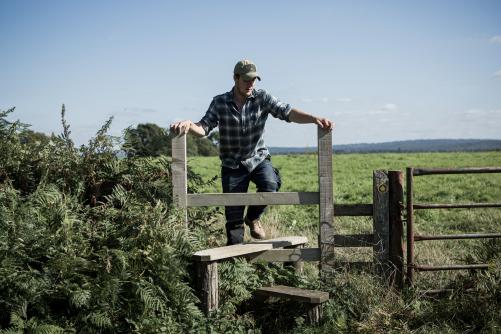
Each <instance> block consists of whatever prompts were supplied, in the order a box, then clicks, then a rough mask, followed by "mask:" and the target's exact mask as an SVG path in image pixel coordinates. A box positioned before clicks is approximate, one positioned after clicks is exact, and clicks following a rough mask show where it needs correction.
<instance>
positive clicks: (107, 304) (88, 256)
mask: <svg viewBox="0 0 501 334" xmlns="http://www.w3.org/2000/svg"><path fill="white" fill-rule="evenodd" d="M13 111H14V109H10V110H7V111H1V112H0V333H25V332H26V333H214V334H215V333H247V334H250V333H255V334H257V333H331V332H332V333H336V332H340V333H388V332H394V333H397V332H398V333H425V332H426V333H441V332H465V331H468V332H485V333H495V332H498V331H499V328H500V325H499V319H500V316H499V315H500V313H499V310H500V309H501V295H500V291H501V289H500V282H501V269H500V267H501V265H500V264H501V248H500V243H499V240H495V241H493V242H490V243H485V244H483V245H481V246H479V247H478V248H477V251H476V252H474V253H472V254H469V256H468V258H466V259H463V260H464V262H467V263H470V262H484V263H490V264H491V268H490V270H488V271H486V272H478V273H475V272H467V273H465V274H464V275H462V276H459V279H458V280H457V281H455V282H454V286H451V288H454V289H455V293H454V294H453V295H451V296H449V297H446V298H423V296H422V295H421V294H420V293H419V292H418V290H419V287H417V288H416V289H407V290H404V291H403V292H402V293H398V292H396V291H394V290H392V289H388V287H387V286H385V285H384V284H382V282H381V281H380V280H379V279H378V278H377V277H373V276H371V275H369V274H367V273H362V274H354V273H348V272H342V271H341V272H339V273H337V274H336V275H334V276H332V277H331V278H329V279H324V280H319V279H318V278H317V276H316V272H315V270H312V266H311V267H309V268H308V266H307V267H306V269H307V274H306V275H296V274H295V273H294V272H293V271H292V270H289V269H287V268H285V267H282V266H280V265H274V264H257V265H251V264H249V263H247V262H246V261H245V260H232V261H229V262H225V263H222V264H221V265H220V266H219V268H220V270H219V274H220V301H221V305H220V308H219V310H217V311H216V312H213V313H212V314H211V315H210V316H208V317H206V316H205V315H204V314H202V313H201V311H200V309H199V307H198V303H199V301H198V299H197V297H196V295H195V293H194V290H193V287H194V286H195V284H194V283H195V282H194V275H193V268H192V263H191V261H190V257H191V254H192V253H193V252H194V251H196V250H199V249H202V248H206V247H212V246H215V245H217V244H218V243H220V241H221V240H220V239H221V238H222V237H223V233H222V230H221V227H222V226H221V224H219V225H218V224H217V221H218V219H217V217H218V216H220V212H219V211H218V209H211V210H207V209H204V210H190V212H189V221H190V225H189V228H186V226H185V223H184V221H183V218H182V214H180V212H178V211H177V210H176V208H175V207H174V206H173V205H172V196H171V193H172V184H171V180H170V160H169V158H168V157H165V156H160V157H155V158H148V157H141V158H138V157H134V156H124V157H121V155H120V154H119V153H120V152H119V148H120V140H121V138H116V137H112V136H109V135H108V134H107V131H108V129H109V127H110V124H111V119H110V120H108V121H107V122H106V123H105V124H104V125H103V126H102V128H101V129H99V130H98V131H97V133H96V135H95V136H94V137H93V138H92V139H91V140H90V141H89V143H88V144H87V145H82V146H81V147H79V148H77V147H75V145H74V143H73V141H72V139H71V131H70V127H69V125H68V124H67V123H66V121H65V118H64V116H65V110H64V106H63V110H62V113H61V116H62V118H61V121H62V133H61V134H60V135H58V136H56V135H52V136H50V137H45V136H43V135H41V136H39V135H34V134H33V132H30V130H29V128H28V125H26V124H23V123H21V122H19V121H16V122H9V121H8V120H7V118H8V116H10V115H11V114H12V112H13ZM188 173H189V185H188V187H189V191H192V192H196V191H197V189H198V187H200V186H203V185H204V181H203V180H202V179H201V177H200V176H199V175H197V174H195V173H193V172H192V171H191V170H190V169H189V170H188ZM211 234H212V237H210V238H209V236H211ZM214 234H218V235H219V237H215V238H214V237H213V235H214ZM308 270H309V273H310V274H308ZM311 273H313V275H312V274H311ZM265 284H288V285H293V286H297V287H304V288H309V289H322V290H324V291H329V292H330V295H331V300H330V301H329V302H327V303H326V305H325V307H324V318H323V321H322V323H321V325H320V326H319V327H313V326H310V325H308V324H307V323H306V321H305V314H304V310H303V309H302V308H301V306H300V305H297V304H294V303H285V302H283V303H275V304H261V303H257V302H255V301H253V300H252V291H253V290H254V289H256V288H258V287H260V286H261V285H265ZM472 290H473V291H474V293H471V291H472Z"/></svg>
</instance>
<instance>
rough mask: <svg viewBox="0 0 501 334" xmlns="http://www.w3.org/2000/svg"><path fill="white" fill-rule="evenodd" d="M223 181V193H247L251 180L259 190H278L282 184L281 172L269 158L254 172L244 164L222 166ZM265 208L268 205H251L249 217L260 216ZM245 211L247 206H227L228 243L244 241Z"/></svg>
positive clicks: (250, 218) (253, 218) (255, 217)
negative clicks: (235, 166) (234, 167)
mask: <svg viewBox="0 0 501 334" xmlns="http://www.w3.org/2000/svg"><path fill="white" fill-rule="evenodd" d="M221 181H222V184H223V193H246V192H247V190H248V189H249V182H250V181H252V182H254V184H255V185H256V188H257V191H258V192H276V191H278V190H279V189H280V185H281V179H280V174H279V173H278V170H277V169H275V168H273V166H272V164H271V161H270V160H268V159H265V160H264V161H263V162H261V163H260V164H259V165H258V166H257V167H256V168H255V169H254V170H253V171H252V172H249V171H248V170H247V168H245V167H244V166H243V165H240V166H239V168H237V169H231V168H228V167H222V169H221ZM265 209H266V205H259V206H249V207H248V209H247V219H248V220H250V221H252V220H255V219H258V218H260V217H261V215H262V214H263V212H264V210H265ZM244 211H245V206H226V207H225V215H226V236H227V238H228V242H227V245H235V244H241V243H242V242H243V241H244V233H245V225H244Z"/></svg>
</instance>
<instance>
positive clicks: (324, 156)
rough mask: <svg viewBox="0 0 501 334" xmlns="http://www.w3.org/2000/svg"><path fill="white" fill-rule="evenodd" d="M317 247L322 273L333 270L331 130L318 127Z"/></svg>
mask: <svg viewBox="0 0 501 334" xmlns="http://www.w3.org/2000/svg"><path fill="white" fill-rule="evenodd" d="M318 186H319V197H320V202H319V219H320V224H319V240H318V241H319V242H318V244H319V247H320V269H321V272H322V273H323V274H325V273H328V272H332V271H333V270H334V231H333V228H332V221H333V218H334V200H333V193H332V189H333V186H332V131H328V130H324V129H322V128H321V127H318Z"/></svg>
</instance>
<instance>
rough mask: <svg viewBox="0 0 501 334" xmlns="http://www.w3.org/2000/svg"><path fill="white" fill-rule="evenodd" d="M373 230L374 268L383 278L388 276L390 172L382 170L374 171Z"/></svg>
mask: <svg viewBox="0 0 501 334" xmlns="http://www.w3.org/2000/svg"><path fill="white" fill-rule="evenodd" d="M373 208H374V209H373V230H374V246H373V253H374V268H375V272H376V274H377V275H379V276H381V277H382V278H383V279H386V278H387V277H388V272H389V270H388V259H389V256H388V255H389V244H390V233H389V232H390V231H389V219H390V217H389V182H388V173H387V172H386V171H382V170H375V171H374V172H373Z"/></svg>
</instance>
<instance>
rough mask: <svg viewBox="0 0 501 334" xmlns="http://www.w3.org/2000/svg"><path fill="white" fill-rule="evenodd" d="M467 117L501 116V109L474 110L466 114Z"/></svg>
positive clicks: (467, 111) (469, 110)
mask: <svg viewBox="0 0 501 334" xmlns="http://www.w3.org/2000/svg"><path fill="white" fill-rule="evenodd" d="M464 114H467V115H487V114H501V109H480V108H472V109H468V110H466V111H465V112H464Z"/></svg>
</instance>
